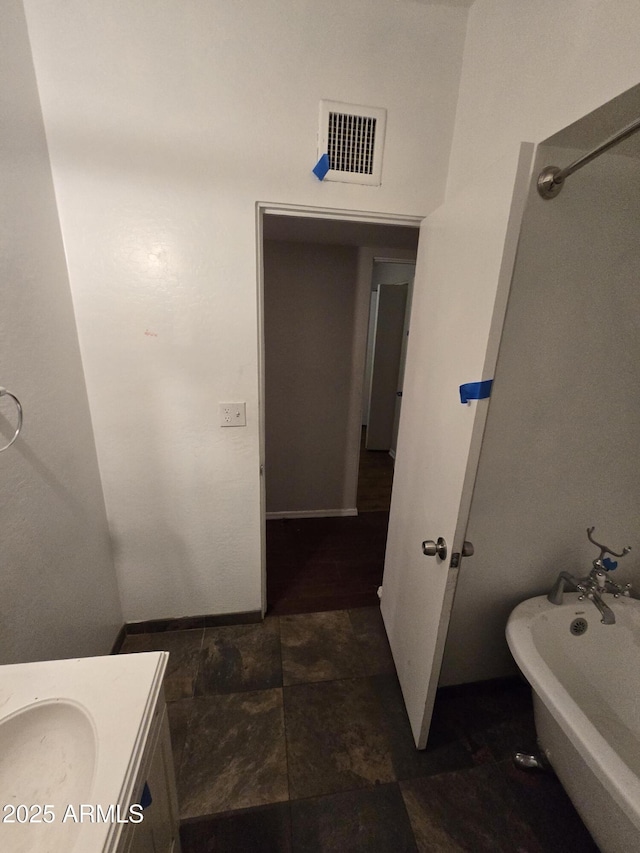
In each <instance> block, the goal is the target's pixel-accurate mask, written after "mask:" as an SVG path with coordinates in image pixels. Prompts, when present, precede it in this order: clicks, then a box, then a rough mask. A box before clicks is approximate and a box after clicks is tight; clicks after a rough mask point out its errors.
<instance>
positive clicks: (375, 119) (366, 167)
mask: <svg viewBox="0 0 640 853" xmlns="http://www.w3.org/2000/svg"><path fill="white" fill-rule="evenodd" d="M386 121H387V111H386V110H385V109H382V108H380V107H359V106H355V105H354V104H341V103H338V101H320V133H319V143H320V146H319V152H318V154H319V156H322V155H323V154H327V155H328V157H329V166H330V168H329V171H328V172H327V174H326V177H325V178H324V180H325V181H343V182H344V183H349V184H370V185H373V186H378V185H379V184H380V182H381V178H382V148H383V145H384V133H385V125H386Z"/></svg>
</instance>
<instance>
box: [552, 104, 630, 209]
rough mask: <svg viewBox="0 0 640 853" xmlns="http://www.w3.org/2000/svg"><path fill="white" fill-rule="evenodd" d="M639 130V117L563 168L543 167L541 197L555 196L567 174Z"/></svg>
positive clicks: (580, 167) (570, 173)
mask: <svg viewBox="0 0 640 853" xmlns="http://www.w3.org/2000/svg"><path fill="white" fill-rule="evenodd" d="M639 130H640V118H637V119H635V121H632V122H631V124H628V125H627V126H626V127H623V128H622V130H619V131H618V132H617V133H614V135H613V136H611V137H609V139H605V141H604V142H602V143H600V145H598V146H596V148H594V149H593V150H592V151H589V152H588V153H587V154H583V155H582V157H578V159H577V160H574V161H573V163H570V164H569V165H568V166H565V167H564V169H558V167H557V166H547V167H546V169H543V170H542V171H541V172H540V174H539V175H538V192H539V193H540V195H541V196H542V198H555V197H556V196H557V195H558V193H559V192H560V190H561V189H562V187H563V184H564V181H565V178H568V177H569V175H573V173H574V172H577V171H578V169H582V167H583V166H586V165H587V163H590V162H591V161H592V160H595V159H596V157H599V156H600V155H601V154H604V152H605V151H608V150H609V149H610V148H613V146H614V145H618V144H619V143H620V142H622V141H623V140H624V139H628V138H629V137H630V136H633V134H634V133H637V132H638V131H639Z"/></svg>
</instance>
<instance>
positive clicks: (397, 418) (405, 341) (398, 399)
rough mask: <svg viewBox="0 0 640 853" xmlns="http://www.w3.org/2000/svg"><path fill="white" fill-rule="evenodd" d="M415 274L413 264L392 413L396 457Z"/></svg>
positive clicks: (393, 445)
mask: <svg viewBox="0 0 640 853" xmlns="http://www.w3.org/2000/svg"><path fill="white" fill-rule="evenodd" d="M414 276H415V266H414V268H413V272H412V274H411V279H410V280H409V282H408V285H407V307H406V309H405V312H404V326H403V329H402V351H401V353H400V370H399V371H398V388H397V391H396V406H395V412H394V413H393V433H392V435H391V450H390V453H391V455H392V456H393V458H394V459H395V458H396V448H397V447H398V429H399V427H400V410H401V408H402V393H403V388H404V371H405V369H406V366H407V344H408V343H409V326H410V324H411V299H412V295H413V279H414Z"/></svg>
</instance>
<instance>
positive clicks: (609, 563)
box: [587, 527, 631, 572]
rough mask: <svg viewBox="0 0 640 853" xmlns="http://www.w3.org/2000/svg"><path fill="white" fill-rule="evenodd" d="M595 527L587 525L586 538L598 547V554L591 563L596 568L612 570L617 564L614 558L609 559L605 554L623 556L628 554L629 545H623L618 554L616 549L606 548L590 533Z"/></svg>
mask: <svg viewBox="0 0 640 853" xmlns="http://www.w3.org/2000/svg"><path fill="white" fill-rule="evenodd" d="M594 530H595V527H587V539H588V540H589V542H591V543H592V544H593V545H595V546H596V547H597V548H600V555H599V556H598V557H597V558H596V559H595V560H594V561H593V565H594V566H595V567H596V568H598V569H604V570H605V571H606V572H612V571H613V570H614V569H615V568H617V566H618V564H617V562H615V561H614V560H609V559H608V558H607V557H605V556H604V555H605V554H611V556H612V557H624V556H625V554H628V553H629V551H630V550H631V546H630V545H625V547H624V548H623V549H622V551H621V552H620V553H619V554H618V553H617V552H616V551H612V550H611V548H607V546H606V545H601V544H600V543H599V542H596V540H595V539H594V538H593V536H592V535H591V534H592V533H593V531H594Z"/></svg>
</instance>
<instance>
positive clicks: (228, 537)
mask: <svg viewBox="0 0 640 853" xmlns="http://www.w3.org/2000/svg"><path fill="white" fill-rule="evenodd" d="M25 8H26V11H27V18H28V23H29V31H30V36H31V40H32V47H33V55H34V62H35V67H36V74H37V78H38V85H39V89H40V95H41V99H42V106H43V113H44V118H45V123H46V128H47V137H48V142H49V147H50V153H51V161H52V168H53V176H54V181H55V186H56V193H57V199H58V205H59V211H60V219H61V224H62V229H63V234H64V240H65V247H66V251H67V257H68V263H69V273H70V281H71V287H72V291H73V299H74V306H75V310H76V317H77V322H78V328H79V336H80V345H81V350H82V356H83V361H84V367H85V372H86V376H87V385H88V389H89V399H90V405H91V413H92V418H93V424H94V430H95V436H96V444H97V449H98V458H99V461H100V468H101V473H102V479H103V484H104V493H105V500H106V506H107V514H108V518H109V524H110V527H111V531H112V534H113V537H114V540H115V546H116V552H115V557H116V565H117V568H118V577H119V581H120V585H121V589H122V596H123V603H124V610H125V616H126V618H127V620H136V619H146V618H154V617H163V616H179V615H183V614H194V613H202V612H205V613H208V612H211V613H224V612H236V611H247V610H254V609H258V608H259V607H260V604H261V583H260V484H259V473H258V472H259V463H260V459H259V435H258V411H257V405H258V364H257V349H258V347H257V337H258V333H257V328H258V327H257V311H256V244H255V239H256V238H255V233H256V226H255V203H256V201H257V200H266V201H270V202H290V203H295V204H304V205H316V206H326V207H331V208H344V209H354V210H370V211H371V210H374V211H382V212H389V213H404V214H412V215H413V214H415V215H424V214H428V213H429V212H430V211H431V210H433V209H435V208H436V207H437V206H438V205H439V204H440V203H441V201H442V198H443V194H444V186H445V180H446V170H447V163H448V158H449V148H450V141H451V134H452V130H453V121H454V115H455V106H456V96H457V86H458V79H459V71H460V64H461V54H462V44H463V39H464V32H465V22H466V16H467V10H466V9H465V8H464V7H463V6H460V5H459V4H457V3H452V4H451V5H447V4H442V3H434V4H431V3H428V4H424V3H414V2H405V1H404V0H403V2H400V3H398V2H396V0H353V1H352V2H350V3H348V4H345V3H344V2H342V0H328V2H325V3H324V4H323V5H322V8H321V9H320V8H319V7H318V6H317V4H314V3H311V2H310V0H300V2H297V3H291V2H288V0H274V2H270V3H238V2H236V0H215V2H199V3H184V2H183V0H138V2H136V3H125V2H118V0H114V2H111V3H107V4H105V3H104V2H103V0H50V2H47V3H41V2H39V0H26V2H25ZM399 46H401V49H399ZM321 98H331V99H334V98H335V99H339V100H344V101H346V102H349V103H356V104H365V105H372V106H383V107H387V109H388V121H387V136H386V148H385V154H384V165H383V177H382V186H380V187H362V186H356V185H348V184H339V183H326V184H325V183H320V182H318V181H317V180H316V178H315V177H314V176H313V175H312V174H311V171H310V170H311V168H312V167H313V165H314V164H315V162H316V159H317V150H316V133H317V122H318V104H319V101H320V99H321ZM228 400H231V401H237V400H246V401H247V420H248V423H247V427H246V429H240V428H238V429H234V430H230V429H224V430H221V429H220V428H219V426H218V423H217V405H218V402H219V401H228ZM355 417H356V419H357V418H358V417H359V411H357V412H356V413H355Z"/></svg>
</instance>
